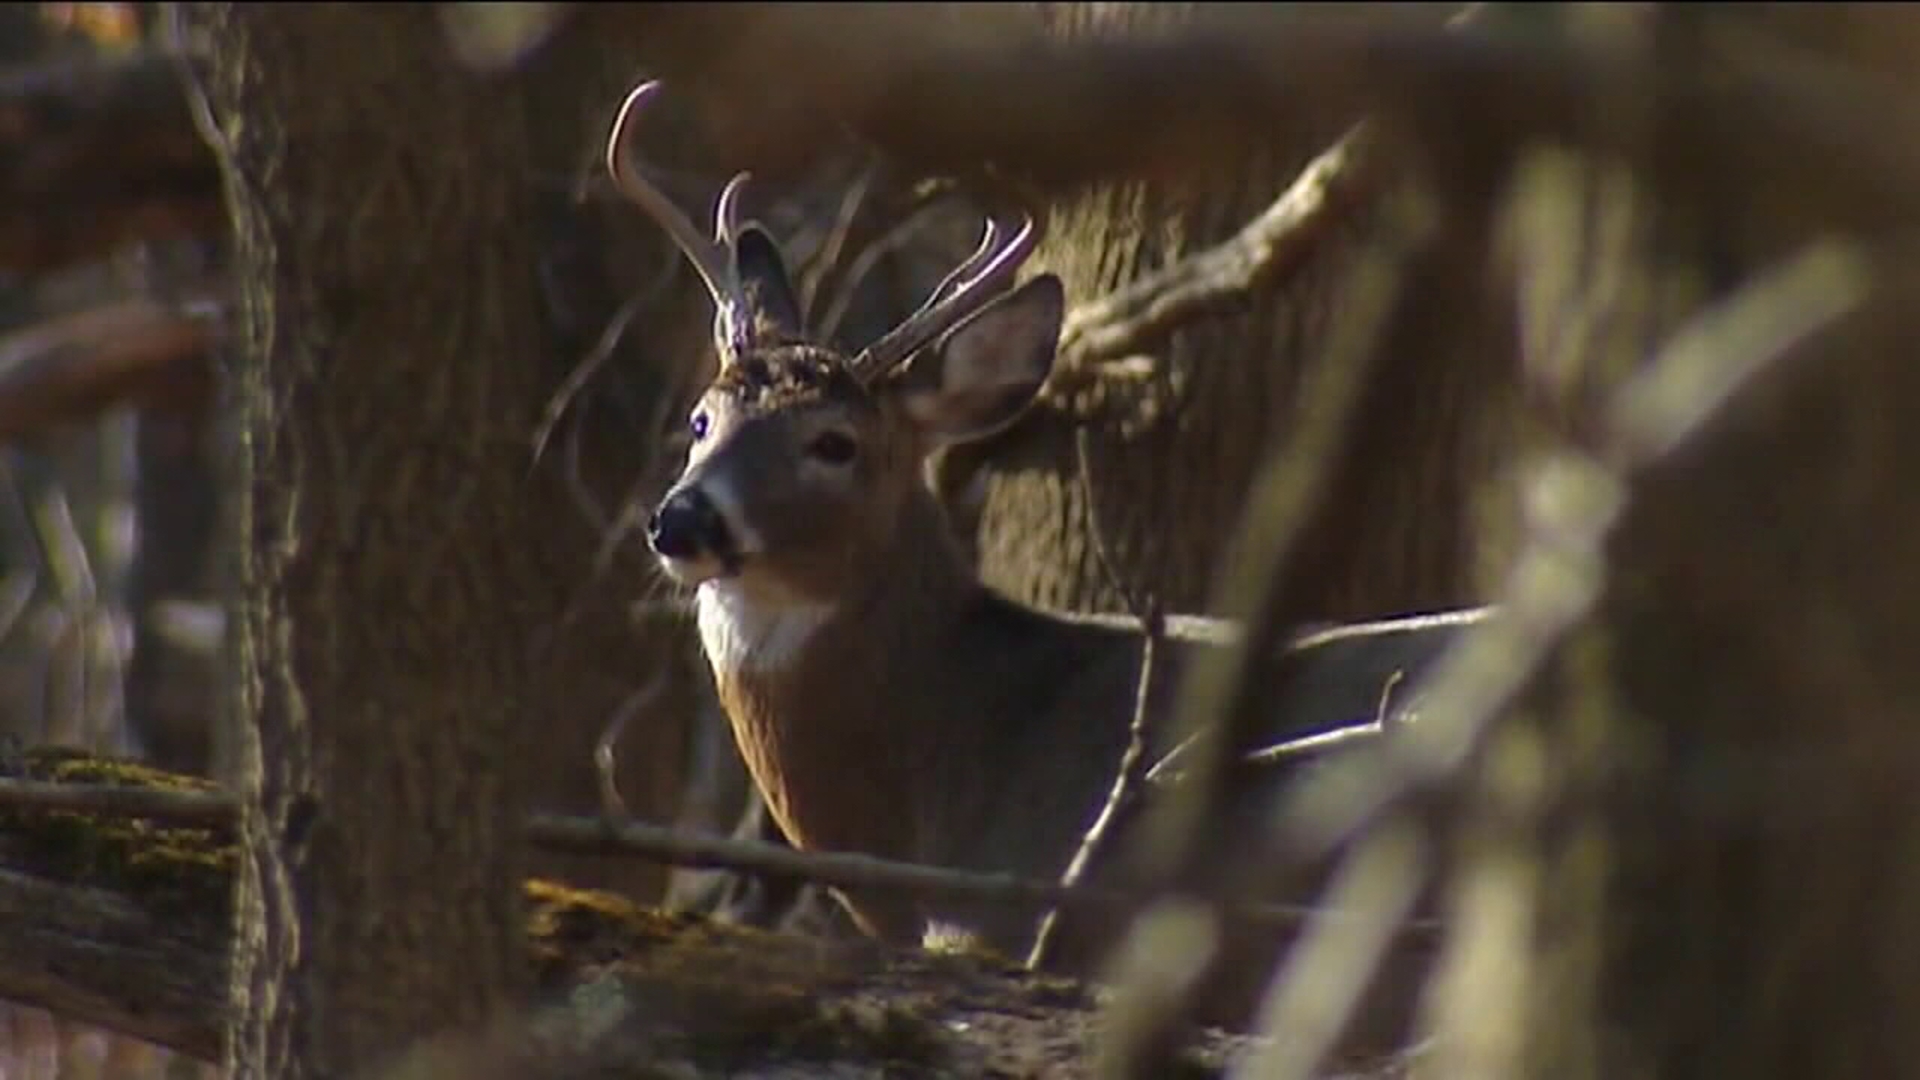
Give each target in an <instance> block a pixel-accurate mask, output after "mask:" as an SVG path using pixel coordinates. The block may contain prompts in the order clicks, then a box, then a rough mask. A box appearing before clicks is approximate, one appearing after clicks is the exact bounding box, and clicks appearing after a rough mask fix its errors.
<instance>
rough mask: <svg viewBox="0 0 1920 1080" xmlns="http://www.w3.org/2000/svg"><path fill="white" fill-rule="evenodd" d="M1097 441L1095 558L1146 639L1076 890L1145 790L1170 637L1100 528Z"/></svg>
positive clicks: (1088, 465)
mask: <svg viewBox="0 0 1920 1080" xmlns="http://www.w3.org/2000/svg"><path fill="white" fill-rule="evenodd" d="M1091 442H1092V440H1091V439H1090V438H1089V437H1088V435H1087V429H1086V427H1085V426H1084V425H1082V426H1081V427H1080V428H1079V429H1078V430H1076V431H1075V432H1074V443H1073V445H1074V450H1075V452H1076V453H1077V455H1078V462H1079V467H1080V482H1081V484H1082V485H1083V486H1084V487H1085V488H1086V492H1087V522H1088V526H1089V528H1088V532H1089V533H1090V534H1091V535H1092V537H1093V552H1094V558H1095V560H1097V561H1098V562H1099V564H1100V566H1101V569H1102V570H1103V571H1104V572H1105V573H1106V575H1107V579H1108V582H1109V583H1110V584H1111V585H1112V586H1113V590H1114V591H1115V592H1117V593H1119V594H1120V596H1121V597H1122V598H1123V599H1125V600H1126V603H1127V607H1128V608H1129V609H1130V610H1131V611H1132V614H1133V616H1134V618H1136V619H1139V620H1140V627H1141V630H1142V631H1143V632H1144V635H1143V636H1142V638H1141V639H1140V677H1139V680H1138V681H1137V682H1136V683H1135V686H1134V697H1133V719H1132V720H1131V721H1130V722H1129V723H1128V725H1127V748H1126V749H1125V750H1124V751H1123V752H1122V753H1121V755H1120V763H1119V765H1118V766H1117V767H1116V768H1115V769H1114V773H1113V786H1112V788H1111V789H1109V790H1108V792H1107V799H1106V802H1105V803H1103V804H1101V807H1100V813H1099V815H1098V816H1096V817H1095V818H1094V819H1093V824H1092V825H1090V826H1088V827H1087V832H1086V835H1085V836H1083V837H1081V838H1080V846H1079V848H1078V849H1076V850H1075V851H1074V853H1073V858H1072V860H1070V861H1069V862H1068V863H1067V869H1066V872H1065V873H1064V874H1062V875H1061V877H1060V885H1061V887H1062V888H1065V889H1072V888H1074V887H1075V886H1076V885H1078V884H1080V879H1081V878H1082V877H1084V876H1085V875H1086V872H1087V868H1088V867H1089V866H1091V865H1092V863H1093V860H1094V858H1095V857H1096V856H1098V854H1099V852H1100V845H1101V843H1102V842H1104V841H1105V840H1106V836H1107V832H1108V830H1110V829H1111V828H1112V827H1113V823H1114V821H1115V820H1116V819H1118V818H1119V816H1120V813H1121V811H1122V810H1124V809H1126V808H1127V806H1128V804H1129V803H1130V802H1131V801H1132V799H1133V797H1134V793H1135V792H1137V791H1138V790H1139V789H1140V783H1141V779H1142V775H1143V773H1144V772H1145V768H1146V763H1147V715H1148V711H1149V710H1150V709H1151V708H1152V704H1153V692H1154V684H1155V675H1156V674H1157V673H1158V672H1157V669H1158V663H1157V661H1158V659H1159V646H1160V639H1161V637H1162V636H1163V635H1164V634H1165V632H1166V620H1165V617H1164V613H1163V612H1162V611H1161V610H1160V602H1159V599H1158V598H1157V597H1155V596H1154V595H1153V594H1152V593H1150V592H1149V593H1143V592H1142V591H1141V590H1138V589H1135V588H1134V587H1132V585H1130V584H1129V583H1128V581H1127V580H1126V579H1125V578H1124V577H1123V576H1122V575H1121V573H1120V570H1119V566H1118V564H1117V563H1116V562H1115V561H1114V559H1113V554H1112V552H1111V550H1109V549H1108V547H1107V544H1106V539H1105V530H1104V529H1102V528H1101V524H1100V513H1099V499H1098V496H1096V495H1095V493H1094V492H1095V488H1094V483H1093V453H1092V450H1091V449H1090V444H1091ZM1059 921H1060V909H1059V908H1058V907H1054V908H1052V909H1050V910H1049V911H1048V912H1047V914H1046V916H1045V917H1044V918H1042V919H1041V920H1040V929H1039V930H1038V931H1037V932H1036V933H1035V934H1034V938H1033V947H1032V948H1031V949H1029V950H1028V952H1027V966H1028V967H1030V968H1039V967H1042V966H1044V965H1045V964H1046V962H1047V959H1048V955H1049V953H1050V952H1051V947H1052V943H1053V941H1054V939H1055V932H1054V927H1055V926H1056V925H1057V924H1058V923H1059Z"/></svg>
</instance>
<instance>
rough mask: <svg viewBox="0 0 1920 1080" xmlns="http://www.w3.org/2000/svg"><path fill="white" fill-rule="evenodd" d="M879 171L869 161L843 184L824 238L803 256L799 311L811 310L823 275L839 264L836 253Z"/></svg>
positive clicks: (839, 252)
mask: <svg viewBox="0 0 1920 1080" xmlns="http://www.w3.org/2000/svg"><path fill="white" fill-rule="evenodd" d="M879 173H880V166H879V165H878V164H877V163H869V164H868V165H867V167H866V168H864V169H861V170H860V175H859V177H858V178H856V179H855V180H854V182H853V183H852V184H850V185H848V186H847V191H846V193H845V194H844V195H842V196H841V197H840V209H839V211H838V212H836V213H835V214H834V218H833V227H832V228H830V229H828V230H827V235H826V239H825V240H823V241H822V242H821V244H820V249H819V250H818V251H816V252H815V253H814V256H813V258H811V259H809V260H807V263H808V265H807V267H806V269H805V270H803V271H802V272H801V278H802V284H801V287H800V288H801V291H800V310H801V311H802V312H803V313H804V312H810V311H812V310H814V301H815V300H817V299H818V298H819V293H820V286H821V285H823V284H825V283H826V280H827V276H828V275H830V274H832V273H833V268H834V267H835V266H837V265H839V263H840V256H841V255H842V254H844V253H845V251H846V249H847V243H848V241H849V240H850V239H852V237H853V234H854V230H855V228H856V227H857V226H858V225H859V223H860V211H862V210H864V209H866V205H867V196H868V194H869V193H870V192H872V191H873V186H874V184H875V183H876V182H877V181H878V179H879Z"/></svg>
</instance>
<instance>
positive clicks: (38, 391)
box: [0, 300, 217, 444]
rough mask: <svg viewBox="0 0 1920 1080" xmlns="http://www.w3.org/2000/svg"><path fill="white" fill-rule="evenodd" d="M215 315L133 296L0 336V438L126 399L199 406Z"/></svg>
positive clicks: (87, 415)
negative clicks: (128, 299)
mask: <svg viewBox="0 0 1920 1080" xmlns="http://www.w3.org/2000/svg"><path fill="white" fill-rule="evenodd" d="M216 318H217V315H216V313H215V312H213V311H212V310H210V309H209V308H208V307H205V306H201V307H197V308H189V307H182V306H177V305H169V304H161V303H157V302H154V301H150V300H133V301H126V302H121V303H113V304H107V305H103V306H100V307H96V308H92V309H90V310H86V311H81V312H78V313H75V314H72V315H66V316H61V317H58V318H53V319H49V320H47V321H45V322H42V323H38V324H35V325H32V326H29V327H27V328H25V329H23V330H17V331H15V332H13V333H11V334H6V335H0V444H4V443H7V442H11V441H14V440H17V439H21V438H26V437H30V436H33V435H36V434H38V433H40V432H42V431H44V430H46V429H47V428H50V427H54V426H57V425H62V424H72V423H79V422H85V421H89V420H92V419H93V418H94V417H95V416H96V415H97V414H98V413H100V412H101V411H104V410H105V409H108V408H111V407H113V406H115V405H118V404H122V403H124V402H127V401H132V402H134V403H136V404H139V405H143V406H162V407H169V408H175V409H186V410H196V411H197V410H198V409H200V408H203V407H205V405H206V404H207V402H208V401H209V400H210V399H211V397H212V392H213V369H212V365H211V363H210V358H209V355H208V354H209V350H210V348H211V347H212V345H213V340H214V335H215V332H216Z"/></svg>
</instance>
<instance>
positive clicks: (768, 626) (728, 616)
mask: <svg viewBox="0 0 1920 1080" xmlns="http://www.w3.org/2000/svg"><path fill="white" fill-rule="evenodd" d="M693 603H694V612H695V615H696V617H697V618H698V621H699V624H700V645H701V647H702V648H704V649H705V650H706V653H707V662H708V663H710V664H712V665H713V674H714V677H715V678H725V677H727V676H729V675H735V674H738V673H740V672H761V673H765V672H775V671H781V670H784V669H785V668H786V667H787V666H788V665H789V664H791V663H793V660H794V658H795V657H796V656H798V655H799V653H800V650H801V648H803V647H804V646H805V645H806V643H807V640H808V639H809V638H811V637H812V636H813V634H814V631H816V630H818V629H820V626H821V624H823V623H825V622H826V621H827V619H829V618H830V617H832V615H833V608H832V606H831V605H827V604H803V605H798V606H778V605H769V604H766V603H765V602H764V601H759V602H756V601H755V599H754V598H753V597H750V596H748V595H747V593H746V590H744V589H742V588H740V586H739V583H738V582H737V581H708V582H704V583H702V584H701V586H700V588H699V590H698V591H697V592H695V593H694V600H693Z"/></svg>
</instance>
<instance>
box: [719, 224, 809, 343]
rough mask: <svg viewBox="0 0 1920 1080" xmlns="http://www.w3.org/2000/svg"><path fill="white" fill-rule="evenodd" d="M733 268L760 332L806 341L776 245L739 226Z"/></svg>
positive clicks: (802, 318)
mask: <svg viewBox="0 0 1920 1080" xmlns="http://www.w3.org/2000/svg"><path fill="white" fill-rule="evenodd" d="M733 258H734V266H735V268H736V269H737V272H738V273H739V275H740V286H741V290H742V291H743V292H744V293H745V294H746V298H747V310H748V311H749V312H750V313H751V314H752V318H753V320H754V322H755V323H757V324H758V325H759V326H760V328H761V329H762V331H763V332H764V331H766V330H772V331H773V332H774V333H775V334H776V335H777V336H780V337H785V338H788V339H789V340H793V341H802V340H805V339H806V330H807V327H806V317H805V316H804V315H802V314H801V312H800V300H799V297H798V296H796V295H795V293H794V291H793V283H792V281H791V279H789V278H788V276H787V263H786V260H785V259H783V258H781V256H780V245H778V244H776V243H774V242H773V237H771V236H769V235H767V230H765V229H763V228H761V227H760V226H759V225H758V224H757V223H752V222H749V223H748V224H746V225H744V226H741V228H740V230H739V233H738V235H736V236H735V237H734V246H733Z"/></svg>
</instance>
